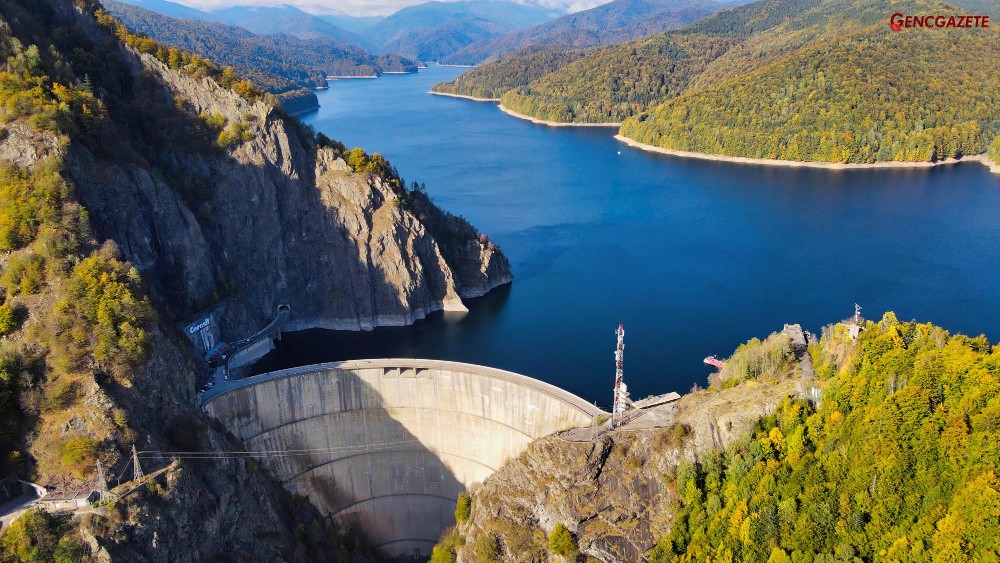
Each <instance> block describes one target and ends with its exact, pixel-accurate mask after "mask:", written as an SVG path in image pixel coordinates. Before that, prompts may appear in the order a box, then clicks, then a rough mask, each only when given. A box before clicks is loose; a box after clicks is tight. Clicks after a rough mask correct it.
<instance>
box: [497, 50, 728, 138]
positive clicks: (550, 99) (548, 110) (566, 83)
mask: <svg viewBox="0 0 1000 563" xmlns="http://www.w3.org/2000/svg"><path fill="white" fill-rule="evenodd" d="M732 44H733V41H732V40H730V39H727V38H719V37H711V36H706V35H700V34H691V35H669V34H660V35H654V36H653V37H650V38H649V39H646V40H643V41H638V42H634V43H629V44H627V45H621V46H615V47H605V48H603V49H600V50H598V51H596V52H593V53H590V54H588V55H587V56H585V57H583V58H581V59H578V60H576V61H574V62H572V63H570V64H567V65H564V66H562V67H560V68H559V69H558V70H556V71H555V72H552V73H549V74H547V75H545V76H542V77H541V78H539V79H537V80H534V81H533V82H531V83H530V84H528V85H526V86H521V87H518V88H515V89H513V90H511V91H509V92H507V93H505V94H503V95H502V96H501V101H502V103H503V104H504V106H506V107H508V108H510V109H512V110H514V111H516V112H518V113H523V114H526V115H530V116H532V117H537V118H539V119H545V120H549V121H559V122H578V123H607V122H620V121H623V120H624V119H625V118H626V117H629V116H631V115H635V114H637V113H640V112H643V111H646V110H648V109H650V108H651V107H653V106H655V105H657V104H659V103H660V102H662V100H664V99H665V98H669V97H672V96H676V95H678V94H679V93H680V92H683V91H684V90H685V89H686V88H687V87H688V84H689V83H690V81H691V80H692V79H694V78H695V77H696V76H697V74H698V72H699V71H700V70H702V69H704V68H705V66H706V65H707V64H708V63H709V62H710V61H712V60H713V59H715V58H716V57H718V56H720V55H721V54H723V53H724V52H725V51H726V49H727V48H728V47H730V46H731V45H732ZM479 80H480V81H485V80H488V78H487V77H482V78H480V79H479Z"/></svg>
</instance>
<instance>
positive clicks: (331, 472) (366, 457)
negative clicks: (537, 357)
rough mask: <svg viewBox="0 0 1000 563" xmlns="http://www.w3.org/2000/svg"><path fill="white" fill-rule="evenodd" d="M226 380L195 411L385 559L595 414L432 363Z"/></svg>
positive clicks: (424, 546)
mask: <svg viewBox="0 0 1000 563" xmlns="http://www.w3.org/2000/svg"><path fill="white" fill-rule="evenodd" d="M227 383H228V384H227V385H226V386H225V388H223V389H215V390H213V391H214V393H213V396H212V397H211V398H206V403H205V408H206V410H208V412H209V413H210V414H212V415H213V416H215V417H216V418H217V419H219V420H220V421H222V422H223V424H225V426H226V427H227V428H228V429H229V430H230V431H231V432H232V433H233V434H234V435H236V436H237V437H238V438H240V439H242V440H243V441H244V443H245V444H246V445H247V447H248V448H249V449H250V450H251V451H254V452H258V456H257V457H258V458H259V459H260V460H261V461H262V462H263V463H264V464H265V465H266V466H267V467H269V468H270V469H271V470H272V471H273V472H274V473H275V475H276V476H277V477H278V478H279V479H280V480H281V481H282V482H283V483H284V484H285V487H286V488H288V489H289V490H291V491H292V492H294V493H297V494H302V495H306V496H308V497H309V498H310V500H311V501H312V502H313V503H314V504H315V505H316V506H317V507H318V508H319V509H320V510H321V511H323V512H324V513H327V514H330V515H332V516H333V517H334V518H336V519H338V520H339V521H341V522H342V523H343V524H345V525H349V526H352V527H354V528H355V529H358V530H360V531H361V532H362V533H364V534H365V535H366V536H367V539H368V540H369V541H371V542H372V544H373V545H375V546H377V547H378V548H379V549H381V550H382V551H383V552H385V553H386V554H388V555H392V556H397V555H419V556H424V557H426V556H428V555H429V554H430V551H431V548H432V547H433V546H434V544H435V543H437V540H438V538H439V536H440V534H441V532H442V530H443V529H444V528H446V527H447V526H450V525H451V524H453V523H454V509H455V501H456V499H457V498H458V494H459V493H460V492H461V491H462V490H464V489H465V488H467V487H468V486H470V485H472V484H473V483H477V482H482V481H483V480H484V479H486V478H487V477H488V476H489V475H490V474H492V473H493V472H494V471H496V470H497V469H498V468H499V467H500V466H501V465H503V464H504V463H505V462H506V461H507V460H509V459H511V458H513V457H515V456H517V455H518V454H520V453H521V452H522V451H524V450H525V448H527V446H528V445H529V444H530V443H531V442H532V441H533V440H535V439H537V438H540V437H542V436H545V435H547V434H551V433H552V432H556V431H559V430H562V429H565V428H571V427H576V426H582V425H588V424H591V423H592V422H593V420H594V418H596V417H597V416H600V415H602V414H606V413H604V412H603V411H601V410H600V409H598V408H597V407H595V406H594V405H592V404H590V403H588V402H586V401H584V400H583V399H580V398H579V397H577V396H575V395H573V394H571V393H568V392H566V391H564V390H562V389H559V388H557V387H555V386H552V385H549V384H547V383H544V382H542V381H538V380H535V379H531V378H529V377H525V376H522V375H518V374H515V373H511V372H507V371H502V370H498V369H493V368H487V367H483V366H477V365H471V364H462V363H456V362H445V361H436V360H410V359H383V360H353V361H347V362H336V363H328V364H319V365H314V366H306V367H301V368H294V369H289V370H282V371H277V372H271V373H266V374H262V375H258V376H254V377H251V378H247V379H243V380H239V381H235V382H227Z"/></svg>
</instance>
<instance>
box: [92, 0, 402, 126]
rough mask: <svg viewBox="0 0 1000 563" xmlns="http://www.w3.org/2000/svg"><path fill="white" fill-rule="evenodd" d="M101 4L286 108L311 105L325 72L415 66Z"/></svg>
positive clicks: (322, 42)
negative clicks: (228, 71)
mask: <svg viewBox="0 0 1000 563" xmlns="http://www.w3.org/2000/svg"><path fill="white" fill-rule="evenodd" d="M104 6H105V8H106V9H107V10H108V11H109V12H111V13H112V14H113V15H114V16H115V17H117V18H119V19H120V20H121V21H122V23H123V24H125V26H126V27H129V28H130V29H132V30H134V31H137V32H141V33H145V34H147V35H149V36H150V37H152V38H154V39H156V40H157V41H160V42H162V43H165V44H167V45H170V46H173V47H178V48H181V49H184V50H187V51H190V52H193V53H198V54H200V55H202V56H205V57H207V58H208V59H209V60H212V61H214V62H217V63H221V64H223V65H228V66H232V67H233V68H234V69H235V70H236V71H237V72H239V73H240V74H242V75H244V76H246V77H248V78H250V79H251V80H253V81H254V82H255V83H256V84H257V85H259V86H261V87H262V88H264V89H266V90H268V91H269V92H272V93H274V94H277V95H278V97H279V100H281V102H282V105H283V107H285V108H286V109H289V110H290V111H300V110H303V109H308V107H310V106H311V107H315V106H316V103H317V102H316V96H315V94H313V93H312V91H311V90H308V88H316V87H320V86H325V85H326V77H327V76H372V75H379V74H381V73H382V72H386V71H397V72H400V71H402V72H412V71H415V70H416V63H414V62H413V61H408V60H404V59H401V58H400V57H397V56H390V55H381V56H378V57H376V56H374V55H371V54H370V53H368V52H366V51H364V50H362V49H361V48H360V47H357V46H355V45H351V44H349V43H344V42H342V41H336V40H333V39H327V38H322V39H299V38H297V37H292V36H289V35H255V34H254V33H251V32H250V31H247V30H245V29H243V28H241V27H236V26H231V25H226V24H222V23H217V22H206V21H197V20H191V19H178V18H171V17H168V16H165V15H163V14H159V13H156V12H153V11H151V10H147V9H145V8H141V7H139V6H138V5H135V4H125V3H120V2H116V1H114V0H104ZM304 88H306V89H304Z"/></svg>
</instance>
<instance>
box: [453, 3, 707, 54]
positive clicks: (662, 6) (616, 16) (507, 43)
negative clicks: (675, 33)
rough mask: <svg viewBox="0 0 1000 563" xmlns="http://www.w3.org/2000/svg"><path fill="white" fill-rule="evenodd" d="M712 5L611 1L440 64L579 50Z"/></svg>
mask: <svg viewBox="0 0 1000 563" xmlns="http://www.w3.org/2000/svg"><path fill="white" fill-rule="evenodd" d="M722 7H723V6H722V4H721V3H718V2H715V1H713V0H693V1H692V0H612V1H611V2H608V3H606V4H603V5H600V6H597V7H595V8H591V9H589V10H584V11H581V12H576V13H572V14H568V15H565V16H563V17H561V18H558V19H556V20H553V21H551V22H547V23H543V24H540V25H536V26H533V27H529V28H527V29H523V30H520V31H515V32H513V33H508V34H506V35H501V36H500V37H496V38H493V39H485V40H482V41H477V42H475V43H472V44H471V45H469V46H468V47H465V48H464V49H462V50H460V51H457V52H455V53H454V54H452V55H449V56H448V57H445V58H444V59H443V60H442V62H446V63H452V64H479V63H482V62H490V61H493V60H496V59H498V58H499V57H501V56H503V55H507V54H508V53H513V52H515V51H519V50H521V49H523V48H525V47H530V46H536V47H546V48H550V49H580V48H586V47H596V46H600V45H608V44H613V43H622V42H625V41H629V40H632V39H636V38H638V37H643V36H646V35H650V34H652V33H659V32H663V31H667V30H669V29H676V28H678V27H682V26H684V25H686V24H689V23H691V22H693V21H695V20H697V19H699V18H702V17H704V16H707V15H709V14H711V13H712V12H715V11H717V10H720V9H722Z"/></svg>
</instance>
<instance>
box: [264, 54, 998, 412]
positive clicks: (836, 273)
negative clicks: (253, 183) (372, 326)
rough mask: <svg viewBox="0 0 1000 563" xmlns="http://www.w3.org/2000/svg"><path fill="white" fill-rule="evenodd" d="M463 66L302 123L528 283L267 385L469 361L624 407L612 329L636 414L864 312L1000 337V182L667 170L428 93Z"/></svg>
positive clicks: (606, 137) (337, 101)
mask: <svg viewBox="0 0 1000 563" xmlns="http://www.w3.org/2000/svg"><path fill="white" fill-rule="evenodd" d="M463 70H465V69H460V68H448V67H435V66H431V67H430V68H428V69H425V70H422V71H421V72H420V73H418V74H410V75H391V76H383V77H382V78H380V79H378V80H338V81H335V82H333V83H331V88H330V89H329V90H325V91H321V92H317V95H318V96H319V101H320V104H321V106H322V107H321V108H320V109H319V110H318V111H316V112H313V113H311V114H308V115H306V116H305V117H304V120H305V121H306V122H307V123H309V124H311V125H312V126H314V127H315V128H316V129H317V130H319V131H322V132H324V133H326V134H327V135H329V136H330V137H331V138H334V139H337V140H340V141H342V142H343V143H345V144H346V145H347V146H348V147H353V146H361V147H363V148H364V149H365V150H366V151H368V152H369V153H372V152H379V153H381V154H382V155H384V156H385V157H386V158H388V159H389V160H390V162H392V163H393V164H394V165H395V166H396V167H397V169H398V170H399V172H400V174H401V175H402V176H403V178H404V179H405V180H406V181H407V182H408V183H409V182H412V181H417V182H422V183H425V184H426V187H427V191H428V192H429V194H430V195H431V197H432V198H433V200H434V201H435V202H436V203H437V204H438V205H439V206H440V207H442V208H443V209H446V210H448V211H451V212H452V213H455V214H458V215H463V216H465V217H466V218H467V219H469V221H471V222H472V224H473V225H475V226H476V227H477V228H478V229H480V230H481V231H483V232H486V233H488V234H489V235H490V237H491V238H492V239H493V240H494V241H496V242H497V243H498V244H499V245H500V247H501V248H502V249H503V251H504V252H505V253H506V254H507V256H508V257H509V258H510V261H511V266H512V269H513V271H514V276H515V278H514V283H513V284H512V285H511V286H510V287H508V288H503V289H501V290H499V291H496V292H494V293H492V294H490V295H488V296H486V297H484V298H481V299H477V300H471V301H468V302H467V305H468V306H469V308H470V312H469V313H468V314H465V315H452V314H447V315H445V314H441V313H439V314H436V315H432V316H431V317H429V318H428V319H426V320H424V321H421V322H418V323H417V324H415V325H413V326H410V327H401V328H383V329H377V330H375V331H372V332H365V333H345V332H334V331H304V332H300V333H291V334H286V335H285V336H284V337H283V340H281V341H280V342H279V347H278V349H277V350H276V351H275V352H272V354H271V355H270V356H269V357H267V358H265V360H263V361H262V363H261V364H260V365H259V366H258V368H257V369H259V370H265V371H266V370H269V369H276V368H280V367H289V366H291V365H302V364H307V363H315V362H320V361H332V360H343V359H352V358H380V357H416V358H430V359H445V360H456V361H462V362H470V363H476V364H484V365H488V366H492V367H498V368H502V369H507V370H511V371H515V372H518V373H522V374H525V375H529V376H532V377H536V378H539V379H542V380H545V381H547V382H550V383H552V384H555V385H558V386H560V387H563V388H565V389H567V390H569V391H571V392H573V393H576V394H579V395H580V396H582V397H584V398H586V399H588V400H591V401H595V400H596V401H598V403H599V404H600V405H601V406H605V407H607V406H608V405H609V403H610V400H611V388H612V385H613V381H614V361H613V350H614V347H615V337H614V329H615V328H616V327H617V326H618V323H619V322H620V323H624V325H625V330H626V334H625V380H626V382H627V383H628V385H629V388H630V390H631V391H632V395H633V397H644V396H646V395H648V394H652V393H665V392H667V391H679V392H685V391H687V390H688V389H690V388H691V386H692V384H695V383H697V384H700V385H704V384H705V381H706V377H707V375H708V373H709V368H708V367H707V366H705V365H703V364H702V359H703V358H704V357H705V356H707V355H709V354H718V355H720V356H727V355H729V354H730V353H731V352H732V351H733V350H734V349H735V347H736V346H737V345H739V344H740V343H741V342H744V341H746V340H748V339H749V338H751V337H754V336H757V337H761V338H763V337H765V336H767V335H768V334H769V333H770V332H772V331H777V330H781V328H782V325H783V324H784V323H801V324H802V325H803V327H804V328H806V329H807V330H811V331H814V332H817V333H818V332H819V331H820V329H821V328H822V327H823V325H825V324H828V323H830V322H834V321H837V320H840V319H843V318H846V317H848V316H850V315H851V314H853V311H854V303H855V302H857V303H859V304H861V306H862V307H864V313H865V314H866V316H868V317H872V318H879V317H881V315H882V313H883V312H884V311H888V310H891V311H895V313H896V314H897V316H898V317H899V318H901V319H906V320H908V319H917V320H920V321H930V322H933V323H935V324H939V325H942V326H944V327H946V328H948V329H949V330H951V331H953V332H964V333H967V334H972V335H977V334H980V333H985V334H986V335H987V336H988V337H989V338H990V340H991V341H993V342H996V341H997V340H998V339H1000V177H997V176H993V175H991V174H990V173H989V171H988V170H987V169H986V168H985V167H984V166H982V165H980V164H977V163H962V164H958V165H953V166H947V167H937V168H934V169H931V170H926V169H914V170H905V169H904V170H850V171H831V170H819V169H808V168H784V167H767V166H756V165H746V164H732V163H722V162H711V161H702V160H686V159H681V158H677V157H670V156H665V155H659V154H649V153H645V152H641V151H638V150H636V149H631V148H628V147H626V146H624V145H622V144H621V143H619V142H617V141H616V140H614V139H613V138H612V135H613V134H614V133H615V130H614V129H606V128H570V127H561V128H552V127H546V126H542V125H535V124H532V123H529V122H526V121H522V120H519V119H516V118H513V117H510V116H508V115H505V114H503V113H502V112H500V110H499V109H497V107H496V104H493V103H477V102H473V101H468V100H462V99H455V98H448V97H441V96H433V95H429V94H427V91H428V90H429V89H430V87H431V85H433V84H434V83H436V82H441V81H446V80H450V79H452V78H453V77H455V76H457V75H458V74H460V73H461V72H462V71H463Z"/></svg>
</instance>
